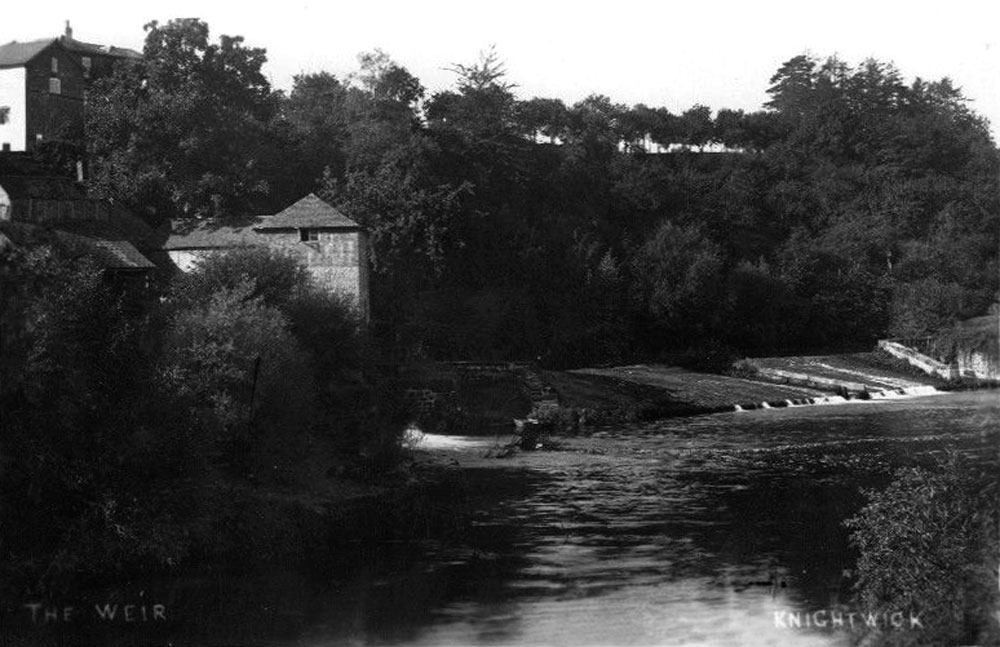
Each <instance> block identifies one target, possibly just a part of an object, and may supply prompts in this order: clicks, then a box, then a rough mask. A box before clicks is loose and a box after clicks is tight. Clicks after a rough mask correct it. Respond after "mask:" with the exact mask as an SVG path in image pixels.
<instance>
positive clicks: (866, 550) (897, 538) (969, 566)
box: [846, 455, 1000, 645]
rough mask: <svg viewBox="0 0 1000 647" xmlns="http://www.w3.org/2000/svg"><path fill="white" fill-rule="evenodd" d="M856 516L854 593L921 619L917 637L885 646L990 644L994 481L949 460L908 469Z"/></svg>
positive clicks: (999, 518)
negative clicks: (921, 626) (934, 466)
mask: <svg viewBox="0 0 1000 647" xmlns="http://www.w3.org/2000/svg"><path fill="white" fill-rule="evenodd" d="M868 497H869V502H868V504H867V505H866V506H865V507H864V508H863V509H862V510H861V512H860V513H859V514H858V515H857V516H855V517H854V518H853V519H851V520H849V521H847V522H846V523H847V525H848V527H849V528H851V529H852V535H851V540H852V543H854V545H855V546H857V548H858V549H859V550H860V558H859V560H858V580H857V584H856V586H857V591H858V597H859V599H860V602H861V603H862V604H863V605H864V608H865V610H866V611H869V612H877V613H882V612H886V613H892V612H895V611H901V612H904V613H905V612H907V611H909V612H913V613H915V614H920V617H921V621H922V623H923V625H924V627H925V629H924V630H923V631H919V632H907V633H904V634H899V633H892V634H887V635H884V636H881V637H880V638H881V639H882V642H883V644H891V645H895V644H907V645H912V644H917V645H944V644H996V641H997V640H998V639H1000V626H998V618H996V617H994V616H992V614H993V613H995V611H996V609H997V608H998V604H1000V596H998V592H997V585H996V577H997V565H998V562H1000V540H998V527H1000V483H998V477H997V474H996V473H995V471H994V472H992V473H990V472H988V471H986V470H985V469H982V468H977V467H976V466H974V465H971V464H969V463H968V462H967V461H965V460H963V459H960V458H959V457H957V456H955V455H952V456H950V457H949V458H948V459H947V460H945V461H944V462H942V463H941V464H939V465H938V466H937V467H936V468H935V469H925V468H907V469H904V470H901V471H900V472H899V473H898V474H897V475H896V477H895V480H894V481H893V482H892V483H891V484H890V485H889V487H888V488H886V489H885V490H884V491H882V492H869V493H868ZM869 644H870V643H869Z"/></svg>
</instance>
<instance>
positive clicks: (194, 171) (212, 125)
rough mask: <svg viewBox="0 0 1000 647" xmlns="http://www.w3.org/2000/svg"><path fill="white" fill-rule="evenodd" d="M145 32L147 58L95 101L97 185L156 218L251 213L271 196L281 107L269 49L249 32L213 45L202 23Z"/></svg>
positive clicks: (90, 114)
mask: <svg viewBox="0 0 1000 647" xmlns="http://www.w3.org/2000/svg"><path fill="white" fill-rule="evenodd" d="M145 29H146V46H145V49H144V55H143V58H142V59H141V60H139V61H135V62H129V63H127V64H126V63H123V64H121V65H118V66H117V67H116V70H115V72H114V74H113V75H111V76H110V77H106V78H104V79H101V80H99V81H97V82H96V83H95V85H94V88H93V90H92V91H91V93H90V96H89V99H88V109H87V113H86V128H87V140H88V146H89V152H90V160H91V177H92V191H93V192H94V193H95V194H96V195H98V196H100V197H106V198H113V199H116V200H120V201H122V202H124V203H125V204H127V205H129V206H131V207H132V208H133V209H134V210H136V211H137V212H139V213H143V214H144V215H146V216H147V217H148V218H149V219H150V220H153V221H159V220H162V219H163V218H166V217H182V218H198V217H206V216H216V217H218V216H231V215H242V214H244V213H246V212H248V211H250V210H251V207H252V205H254V203H255V202H256V201H259V200H261V199H263V198H264V197H266V195H267V193H268V188H269V186H268V182H267V178H266V177H265V176H264V174H263V173H262V172H261V167H262V164H261V160H266V159H267V157H268V151H269V146H268V126H269V124H270V122H271V120H272V118H273V117H274V116H275V115H276V111H277V102H276V96H275V94H274V93H273V92H272V91H271V87H270V84H269V83H268V81H267V78H266V77H265V76H264V74H263V71H262V69H261V68H262V66H263V64H264V62H265V61H266V56H265V52H264V50H263V49H260V48H251V47H246V46H244V45H243V39H242V37H239V36H236V37H230V36H222V37H220V39H219V42H218V43H211V42H209V32H208V25H206V24H205V23H203V22H201V21H199V20H197V19H178V20H171V21H170V22H169V23H167V24H166V25H162V26H161V25H160V24H158V23H157V22H155V21H154V22H151V23H149V24H147V25H146V27H145Z"/></svg>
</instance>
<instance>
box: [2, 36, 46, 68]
mask: <svg viewBox="0 0 1000 647" xmlns="http://www.w3.org/2000/svg"><path fill="white" fill-rule="evenodd" d="M54 42H56V39H55V38H44V39H42V40H32V41H28V42H27V43H19V42H17V41H16V40H14V41H11V42H9V43H7V44H6V45H0V67H20V66H22V65H24V64H25V63H27V62H28V61H30V60H31V59H33V58H35V57H36V56H38V55H39V54H41V53H42V51H43V50H44V49H45V48H46V47H48V46H49V45H51V44H53V43H54Z"/></svg>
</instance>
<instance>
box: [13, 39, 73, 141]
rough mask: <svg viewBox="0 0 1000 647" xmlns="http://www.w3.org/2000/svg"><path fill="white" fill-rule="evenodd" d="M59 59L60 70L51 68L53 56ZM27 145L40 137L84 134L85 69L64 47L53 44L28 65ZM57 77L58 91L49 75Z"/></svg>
mask: <svg viewBox="0 0 1000 647" xmlns="http://www.w3.org/2000/svg"><path fill="white" fill-rule="evenodd" d="M53 58H55V59H56V60H57V61H58V62H59V70H58V72H52V59H53ZM25 69H26V72H27V74H26V85H27V89H28V91H27V140H28V141H27V148H28V150H32V149H33V148H34V146H35V143H36V142H37V141H38V135H41V136H42V139H43V140H48V139H73V138H80V137H82V135H83V95H84V90H85V80H84V78H83V70H82V69H81V68H80V66H79V65H78V63H77V62H76V60H75V59H74V58H73V55H72V54H71V53H70V52H67V51H66V50H64V49H63V48H62V47H58V46H52V47H50V48H48V49H46V50H44V51H43V52H42V53H41V54H39V55H38V56H36V57H35V58H34V59H32V60H31V62H30V63H29V64H28V65H27V67H26V68H25ZM52 78H58V79H59V82H60V86H61V87H60V92H59V94H53V93H51V92H50V91H49V79H52Z"/></svg>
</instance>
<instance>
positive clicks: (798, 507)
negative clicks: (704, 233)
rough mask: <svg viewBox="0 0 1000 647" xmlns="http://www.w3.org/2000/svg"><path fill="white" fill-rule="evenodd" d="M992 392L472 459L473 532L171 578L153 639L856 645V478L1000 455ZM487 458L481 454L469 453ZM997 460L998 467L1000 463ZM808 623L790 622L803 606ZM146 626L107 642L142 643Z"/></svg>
mask: <svg viewBox="0 0 1000 647" xmlns="http://www.w3.org/2000/svg"><path fill="white" fill-rule="evenodd" d="M997 421H1000V397H998V393H997V392H995V391H994V392H967V393H954V394H943V395H934V396H928V397H920V398H914V399H908V400H896V401H882V402H850V403H846V404H840V405H835V406H805V407H794V408H783V409H771V410H765V411H748V412H734V413H729V414H718V415H711V416H699V417H692V418H686V419H674V420H669V421H664V422H660V423H654V424H646V425H634V426H629V427H623V428H620V429H616V430H612V431H606V432H602V433H598V434H595V435H594V436H591V437H587V438H578V439H568V440H565V441H564V442H563V443H562V445H561V446H560V447H558V448H557V449H555V450H552V451H539V452H532V453H526V454H522V455H520V456H518V457H517V458H515V459H514V460H508V461H504V460H503V459H497V460H490V461H483V460H481V458H480V457H481V456H482V454H483V453H484V451H485V449H486V448H487V446H488V445H489V443H490V441H489V440H486V439H475V440H473V439H464V440H463V439H459V440H458V441H456V440H455V439H450V440H449V439H442V438H428V439H427V444H428V445H429V446H430V445H434V444H435V443H437V444H439V445H442V446H444V447H445V448H444V449H437V450H435V451H438V452H453V453H454V457H455V458H456V460H459V462H462V461H465V460H466V459H470V462H471V464H473V465H475V467H472V468H470V469H469V470H468V488H467V489H468V490H469V492H470V493H471V495H470V500H469V502H468V504H469V505H470V506H471V510H472V514H473V524H472V530H471V533H470V534H469V535H468V536H465V537H463V539H462V540H461V541H450V542H422V543H419V544H408V545H398V544H385V545H379V546H367V547H361V548H359V549H358V550H357V552H356V553H351V554H348V555H344V556H343V557H344V560H343V561H344V563H347V564H350V567H349V568H346V569H340V570H339V571H338V572H330V573H323V572H318V573H310V574H293V573H271V574H264V575H258V576H253V577H246V578H232V577H225V578H218V579H211V578H205V579H203V580H187V581H184V582H180V583H176V584H175V585H173V587H172V589H171V590H170V591H169V592H167V593H162V592H161V593H157V594H156V595H159V596H161V597H163V596H164V595H166V596H167V597H166V598H165V603H166V604H168V605H169V606H168V609H169V612H170V614H171V622H170V623H169V624H168V625H165V626H163V627H158V628H157V629H156V631H155V632H154V633H147V632H143V633H142V634H141V635H142V637H143V642H144V644H152V643H155V644H172V645H187V644H191V645H222V644H253V645H269V646H274V647H286V646H287V647H291V646H293V645H294V646H317V647H318V646H321V645H345V644H346V645H367V644H373V645H779V646H780V645H847V644H850V640H851V638H852V632H851V630H850V628H849V627H848V626H846V625H845V626H842V627H832V626H830V625H829V623H828V624H827V626H825V627H816V626H806V623H807V622H809V620H807V619H805V614H812V615H811V616H810V617H811V618H818V617H824V618H828V617H829V616H828V615H827V616H817V615H815V612H816V611H822V610H827V612H828V613H829V612H830V611H832V610H840V611H841V612H844V613H845V614H846V613H847V612H850V611H852V608H851V606H850V604H851V602H850V592H851V591H850V586H851V582H852V578H851V575H852V572H851V571H852V569H853V567H854V559H855V555H854V554H853V553H852V550H851V548H850V546H849V544H848V536H847V531H846V530H845V529H844V527H843V525H842V522H843V520H844V519H845V518H846V517H849V516H851V515H853V514H854V513H855V512H856V511H857V510H858V509H859V507H860V506H861V505H862V504H863V502H864V498H863V495H862V494H861V488H866V487H881V486H884V485H885V484H886V483H887V482H888V480H889V478H890V475H891V472H892V470H893V469H895V468H896V467H899V466H904V465H911V464H914V463H926V462H930V461H933V460H935V459H936V457H937V456H941V455H943V454H944V453H945V451H946V450H948V449H954V450H956V451H959V452H961V453H964V454H966V455H968V456H970V457H972V458H974V459H975V460H977V461H985V462H993V463H996V462H997V460H998V449H1000V448H998V435H997V431H996V427H997V426H998V425H997V424H996V423H997ZM473 459H474V460H473ZM998 469H1000V466H998ZM793 616H794V617H797V618H799V622H800V624H802V626H800V627H796V626H794V621H793V620H791V618H792V617H793ZM137 635H140V634H135V633H133V634H129V633H128V632H127V631H125V630H124V629H122V631H120V632H117V633H114V634H112V635H108V636H106V637H107V638H108V640H109V642H114V643H117V644H134V643H133V642H132V640H133V639H135V638H136V636H137Z"/></svg>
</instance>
